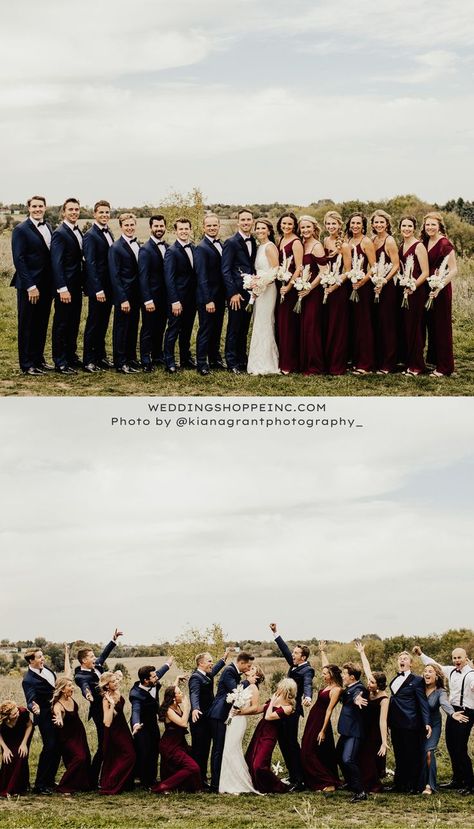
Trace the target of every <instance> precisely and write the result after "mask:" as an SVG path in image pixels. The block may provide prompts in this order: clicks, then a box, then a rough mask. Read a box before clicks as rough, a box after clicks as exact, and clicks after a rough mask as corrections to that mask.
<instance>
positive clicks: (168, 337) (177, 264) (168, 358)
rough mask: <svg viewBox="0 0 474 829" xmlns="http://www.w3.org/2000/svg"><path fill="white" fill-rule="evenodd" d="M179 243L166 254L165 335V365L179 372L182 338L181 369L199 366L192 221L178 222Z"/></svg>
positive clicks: (176, 228) (170, 369)
mask: <svg viewBox="0 0 474 829" xmlns="http://www.w3.org/2000/svg"><path fill="white" fill-rule="evenodd" d="M174 229H175V231H176V236H177V239H176V242H175V243H174V245H171V247H169V248H168V250H167V251H166V253H165V282H166V291H167V294H168V327H167V329H166V334H165V366H166V370H167V371H168V372H170V374H176V371H177V368H176V362H175V356H174V350H175V343H176V340H177V339H178V337H179V356H180V359H179V362H180V366H181V368H196V363H195V362H194V360H193V358H192V357H191V334H192V330H193V325H194V318H195V316H196V271H195V267H194V252H195V247H194V245H193V244H192V243H191V242H190V238H191V222H190V221H189V219H186V218H184V217H182V218H180V219H176V221H175V223H174Z"/></svg>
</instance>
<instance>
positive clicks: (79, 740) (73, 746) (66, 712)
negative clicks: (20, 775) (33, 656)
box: [52, 677, 92, 794]
mask: <svg viewBox="0 0 474 829" xmlns="http://www.w3.org/2000/svg"><path fill="white" fill-rule="evenodd" d="M73 693H74V684H73V682H72V680H71V679H69V677H62V678H61V679H59V680H58V681H57V683H56V688H55V689H54V693H53V699H52V709H53V723H54V725H55V726H57V728H58V729H59V745H60V748H61V757H62V760H63V763H64V765H65V767H66V771H65V772H64V774H63V776H62V777H61V780H60V781H59V783H58V786H57V791H58V792H59V793H60V794H72V793H73V792H87V791H89V789H91V788H92V786H91V755H90V751H89V746H88V744H87V737H86V731H85V728H84V726H83V724H82V721H81V719H80V717H79V707H78V705H77V702H76V700H75V699H73Z"/></svg>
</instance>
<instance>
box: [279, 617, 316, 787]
mask: <svg viewBox="0 0 474 829" xmlns="http://www.w3.org/2000/svg"><path fill="white" fill-rule="evenodd" d="M270 630H271V631H272V633H273V635H274V636H275V643H276V644H277V645H278V647H279V648H280V651H281V653H282V654H283V656H284V657H285V659H286V661H287V662H288V665H289V666H290V669H289V671H288V677H289V678H290V679H294V681H295V682H296V687H297V689H298V690H297V694H296V707H295V710H294V713H293V714H291V715H290V716H289V717H286V718H285V719H284V720H282V721H281V722H279V723H278V742H279V745H280V748H281V753H282V754H283V759H284V761H285V764H286V767H287V769H288V774H289V778H290V785H291V791H300V790H301V789H303V788H304V776H303V767H302V765H301V749H300V744H299V742H298V727H299V723H300V717H303V716H304V712H303V706H305V707H306V706H309V705H311V699H312V696H313V677H314V669H313V668H312V667H311V665H310V664H309V662H308V657H309V648H307V647H306V645H295V647H294V648H293V652H291V651H290V649H289V647H288V645H287V644H286V642H285V641H284V640H283V639H282V638H281V636H278V634H277V626H276V624H275V622H272V623H271V624H270Z"/></svg>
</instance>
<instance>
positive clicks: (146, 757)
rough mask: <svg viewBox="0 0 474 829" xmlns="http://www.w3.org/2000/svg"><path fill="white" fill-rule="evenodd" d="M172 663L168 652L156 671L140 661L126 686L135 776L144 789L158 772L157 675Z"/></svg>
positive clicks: (153, 781) (153, 782) (159, 686)
mask: <svg viewBox="0 0 474 829" xmlns="http://www.w3.org/2000/svg"><path fill="white" fill-rule="evenodd" d="M172 663H173V657H172V656H170V657H169V658H168V659H167V661H166V662H165V664H164V665H163V667H161V668H160V669H159V670H158V671H157V670H156V668H155V666H154V665H144V666H143V667H142V668H139V669H138V680H137V681H136V682H135V683H134V685H133V686H132V688H131V690H130V694H129V697H128V698H129V700H130V703H131V705H132V716H131V719H130V726H131V729H132V735H133V742H134V744H135V751H136V753H137V761H136V765H135V777H138V778H139V780H140V783H141V784H142V786H143V787H144V788H145V789H149V788H151V786H153V785H154V784H155V783H156V778H157V774H158V753H159V747H160V729H159V727H158V709H159V707H160V700H159V690H160V688H161V683H160V681H159V680H160V679H161V677H162V676H164V675H165V673H166V672H167V671H169V669H170V667H171V665H172Z"/></svg>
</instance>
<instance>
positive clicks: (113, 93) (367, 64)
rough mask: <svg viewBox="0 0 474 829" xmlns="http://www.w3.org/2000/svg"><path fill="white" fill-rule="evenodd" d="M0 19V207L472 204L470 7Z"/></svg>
mask: <svg viewBox="0 0 474 829" xmlns="http://www.w3.org/2000/svg"><path fill="white" fill-rule="evenodd" d="M27 6H28V9H27V14H25V4H22V3H16V4H10V5H9V7H8V15H3V17H2V32H1V35H0V46H1V55H2V70H1V71H2V85H1V89H0V102H1V103H0V106H1V112H2V129H1V132H0V154H1V157H2V160H3V161H4V162H5V161H6V160H7V159H8V164H6V165H4V169H3V172H2V190H1V192H0V199H3V200H4V201H5V202H8V201H24V200H26V198H27V197H28V196H29V195H31V194H32V193H44V194H45V195H46V196H47V198H48V200H49V201H50V202H52V203H58V202H61V201H62V200H63V199H64V197H65V196H69V195H73V194H74V195H77V196H78V197H79V198H80V199H81V200H82V202H83V203H89V204H90V203H93V202H94V201H95V200H96V199H97V198H104V197H107V198H109V199H110V200H111V201H112V202H113V204H114V205H115V206H118V205H121V206H124V205H127V204H128V205H132V204H143V203H145V202H148V203H153V204H156V203H159V202H160V200H161V199H162V198H163V197H164V196H165V195H166V194H167V193H169V191H170V190H171V189H177V190H179V191H182V192H187V191H189V190H190V189H191V188H192V187H193V186H198V187H200V188H202V190H203V192H204V194H205V196H206V199H207V200H208V201H211V202H219V201H222V202H234V203H235V202H240V203H245V202H247V201H248V202H254V201H275V200H280V201H290V202H292V201H294V202H296V203H309V202H310V201H313V200H318V199H320V198H327V197H329V198H333V199H335V200H342V199H351V198H361V199H367V198H370V199H375V200H376V199H378V198H386V197H390V196H393V195H396V194H400V193H415V194H417V195H419V196H420V197H422V198H426V199H427V200H430V201H438V203H443V202H444V201H445V200H447V199H448V198H450V197H457V196H459V195H461V196H463V197H465V198H472V185H473V181H472V163H471V162H472V156H471V147H472V137H473V136H472V133H473V130H472V112H473V102H472V97H473V96H472V68H473V55H472V50H471V48H470V47H471V45H472V19H473V11H474V4H473V2H472V0H465V2H463V3H458V2H455V0H418V2H416V3H415V2H407V0H391V2H390V3H379V4H374V3H373V2H372V1H371V0H358V2H357V3H354V2H352V0H334V2H331V3H328V2H325V0H292V2H291V3H289V2H288V0H259V2H255V0H234V2H227V3H226V2H222V0H200V1H199V2H196V0H181V2H179V3H172V2H169V0H166V2H164V0H134V2H133V3H132V4H130V2H125V0H113V2H112V1H111V0H100V2H97V0H82V1H81V3H80V4H71V3H68V4H67V3H64V0H43V2H42V3H28V4H27Z"/></svg>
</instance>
